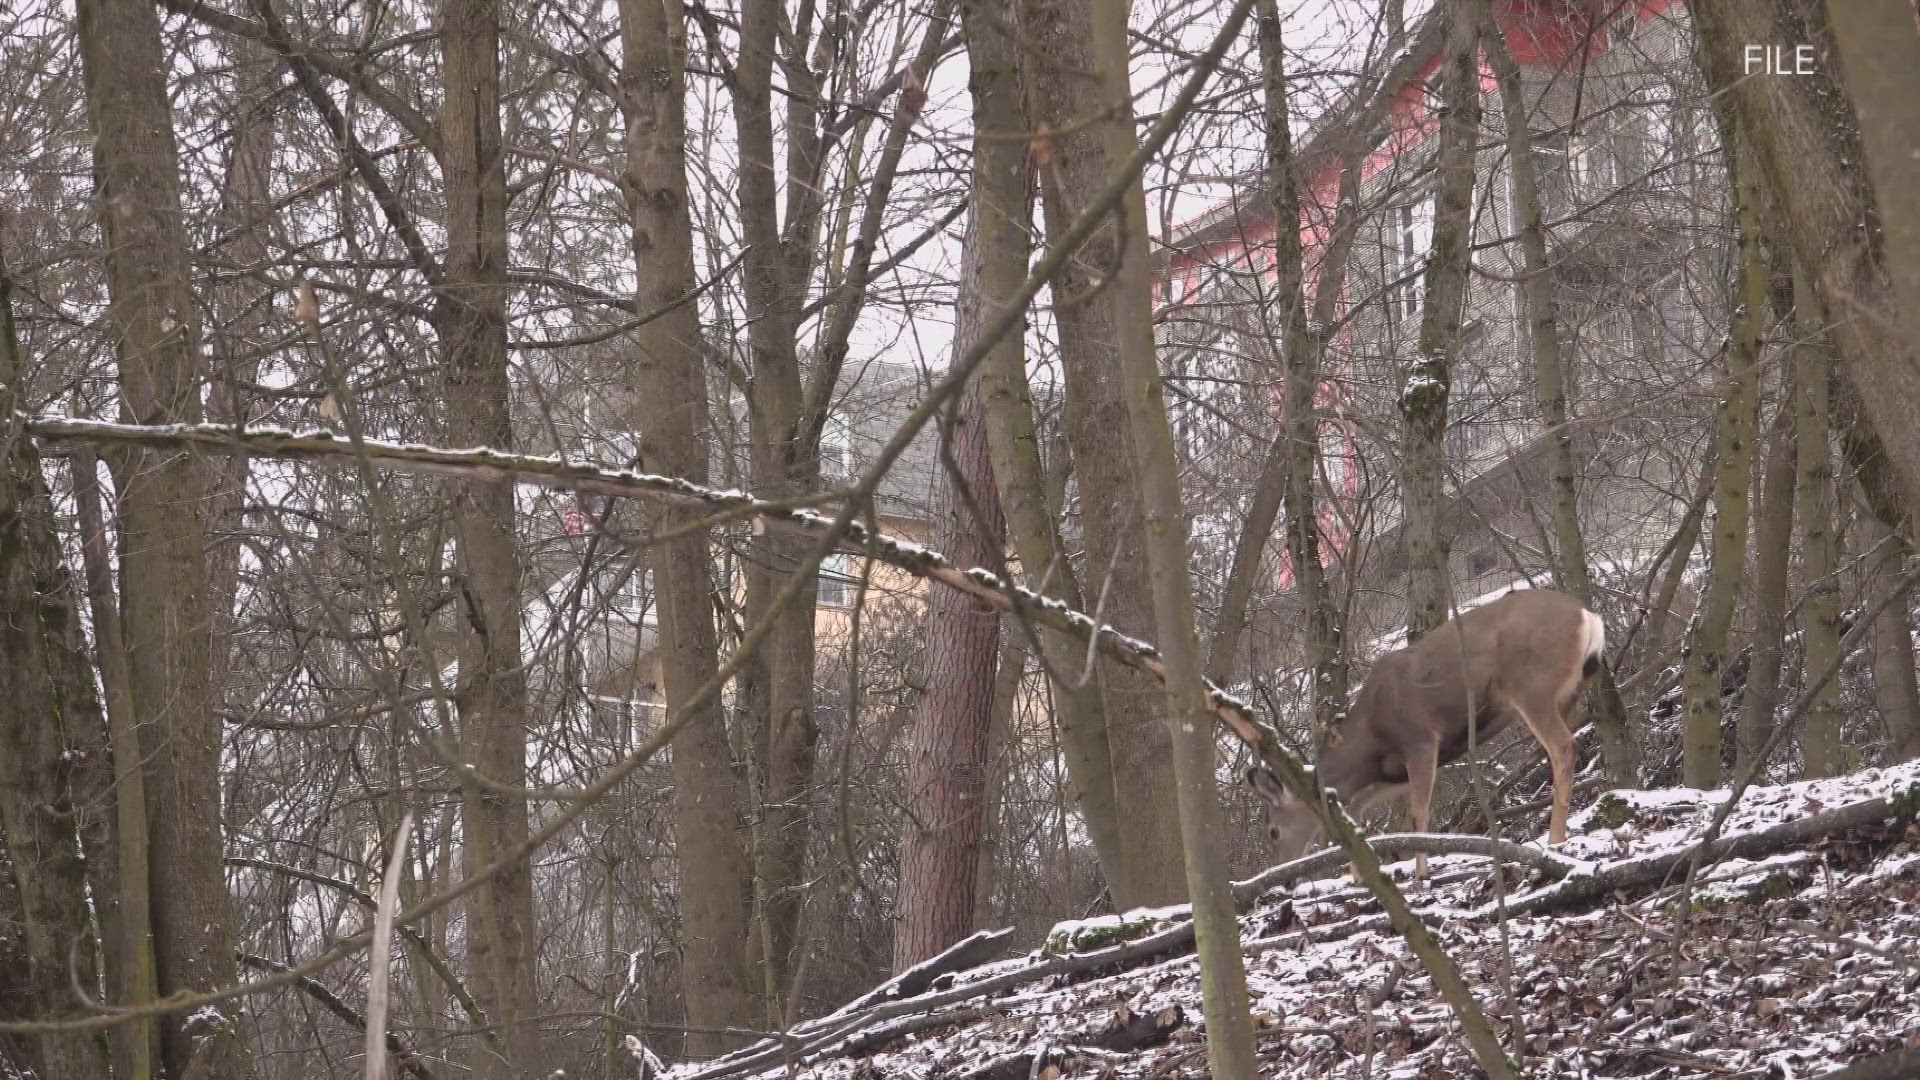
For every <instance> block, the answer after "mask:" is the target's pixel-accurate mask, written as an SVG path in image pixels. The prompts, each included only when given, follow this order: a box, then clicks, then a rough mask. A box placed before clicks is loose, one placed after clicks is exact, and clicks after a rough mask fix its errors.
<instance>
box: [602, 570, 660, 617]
mask: <svg viewBox="0 0 1920 1080" xmlns="http://www.w3.org/2000/svg"><path fill="white" fill-rule="evenodd" d="M602 595H603V598H604V600H605V602H606V607H607V614H608V616H609V617H611V618H613V619H616V620H623V621H625V622H629V623H636V624H638V625H641V626H653V625H655V624H657V623H658V622H659V614H658V609H656V608H655V607H654V605H653V571H651V570H641V569H638V568H634V567H620V568H618V569H616V570H614V571H612V572H610V573H609V574H608V576H607V580H606V583H605V585H604V587H603V589H602Z"/></svg>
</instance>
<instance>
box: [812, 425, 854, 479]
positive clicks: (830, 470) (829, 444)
mask: <svg viewBox="0 0 1920 1080" xmlns="http://www.w3.org/2000/svg"><path fill="white" fill-rule="evenodd" d="M852 479H853V432H852V431H851V430H849V429H848V428H847V424H846V421H844V420H841V419H840V418H839V417H828V419H827V425H826V427H824V428H822V429H821V431H820V482H821V483H823V484H826V485H828V486H830V487H839V486H841V485H844V484H846V483H847V482H849V481H851V480H852Z"/></svg>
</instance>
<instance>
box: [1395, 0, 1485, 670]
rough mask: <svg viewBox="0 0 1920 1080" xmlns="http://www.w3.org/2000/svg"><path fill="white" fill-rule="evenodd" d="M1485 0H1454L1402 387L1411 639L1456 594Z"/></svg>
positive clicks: (1441, 615)
mask: <svg viewBox="0 0 1920 1080" xmlns="http://www.w3.org/2000/svg"><path fill="white" fill-rule="evenodd" d="M1486 11H1487V5H1486V2H1485V0H1452V2H1451V3H1449V4H1448V5H1447V9H1446V19H1447V47H1446V58H1445V60H1444V61H1443V70H1444V72H1445V76H1444V82H1445V89H1444V94H1445V97H1446V111H1445V113H1444V114H1443V115H1442V116H1441V118H1440V138H1439V145H1438V149H1437V151H1436V161H1435V165H1434V171H1435V174H1436V177H1437V179H1436V180H1435V190H1434V211H1433V252H1432V254H1431V255H1430V256H1429V257H1428V259H1427V268H1426V275H1425V284H1424V286H1423V287H1424V289H1425V296H1424V297H1423V298H1422V301H1421V308H1420V343H1419V350H1420V352H1419V356H1418V357H1416V358H1415V360H1414V362H1413V363H1412V364H1410V365H1408V367H1407V382H1406V387H1405V389H1404V390H1403V391H1402V392H1401V395H1400V413H1401V417H1402V418H1403V420H1404V421H1405V424H1406V436H1405V440H1404V445H1403V446H1402V447H1401V451H1400V497H1401V504H1402V525H1401V528H1402V530H1403V532H1404V535H1405V538H1406V547H1407V640H1408V641H1409V642H1412V641H1415V640H1417V639H1419V638H1420V637H1421V636H1422V635H1424V634H1425V633H1426V632H1427V631H1429V630H1431V629H1433V628H1434V627H1436V626H1439V625H1440V624H1441V623H1443V622H1445V621H1446V620H1447V615H1448V611H1449V608H1450V606H1451V600H1452V592H1453V589H1452V584H1453V583H1452V579H1451V575H1450V574H1449V572H1448V560H1447V537H1446V530H1445V527H1444V526H1443V524H1442V520H1443V518H1444V516H1445V513H1446V483H1445V480H1446V434H1447V395H1448V393H1449V392H1450V390H1451V386H1452V382H1453V361H1454V354H1455V353H1456V352H1457V351H1458V350H1459V348H1460V319H1461V305H1462V304H1463V303H1464V302H1465V300H1466V295H1467V275H1468V271H1469V269H1470V266H1471V258H1472V241H1473V187H1474V149H1475V143H1476V141H1477V140H1478V139H1479V137H1480V66H1479V62H1478V45H1479V37H1480V27H1481V25H1482V24H1483V23H1485V21H1486Z"/></svg>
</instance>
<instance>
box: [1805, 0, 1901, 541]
mask: <svg viewBox="0 0 1920 1080" xmlns="http://www.w3.org/2000/svg"><path fill="white" fill-rule="evenodd" d="M1826 13H1827V18H1828V21H1829V22H1830V23H1831V24H1832V28H1833V36H1834V39H1835V40H1836V42H1837V43H1838V45H1839V51H1840V59H1841V66H1842V67H1843V69H1844V75H1845V79H1846V88H1847V91H1848V96H1849V98H1850V100H1851V101H1852V103H1853V111H1854V114H1855V116H1856V117H1857V118H1858V120H1859V123H1858V126H1857V128H1856V129H1855V130H1856V132H1857V137H1858V139H1859V141H1860V145H1861V147H1862V148H1863V149H1864V150H1865V152H1866V153H1865V157H1866V162H1867V174H1868V175H1869V176H1871V177H1872V179H1873V194H1874V203H1875V206H1876V208H1877V209H1878V210H1879V225H1880V236H1879V238H1878V239H1879V243H1880V254H1881V257H1882V259H1884V260H1885V270H1886V277H1887V281H1888V283H1889V284H1890V286H1891V292H1892V299H1893V304H1892V306H1893V307H1894V309H1895V310H1894V312H1893V317H1894V325H1895V326H1897V327H1899V328H1900V330H1901V331H1903V333H1901V334H1900V337H1901V339H1902V340H1903V341H1904V342H1905V344H1906V346H1907V348H1906V351H1905V352H1904V353H1902V354H1900V355H1898V356H1894V357H1888V358H1886V361H1885V362H1889V363H1893V364H1898V365H1901V366H1902V367H1904V368H1905V369H1906V370H1905V372H1904V374H1905V375H1906V377H1907V378H1908V379H1909V380H1912V379H1913V378H1914V374H1913V369H1914V366H1915V362H1916V359H1917V357H1916V354H1915V343H1920V172H1917V171H1916V170H1915V169H1914V164H1915V162H1914V156H1913V155H1914V148H1915V147H1920V116H1916V114H1915V112H1914V108H1913V103H1914V102H1915V101H1920V25H1916V24H1920V12H1916V10H1915V9H1914V6H1913V2H1912V0H1845V2H1843V3H1836V2H1835V0H1827V3H1826ZM1903 101H1904V102H1906V104H1905V105H1902V104H1900V103H1901V102H1903ZM1852 160H1858V159H1852ZM1851 171H1853V172H1858V171H1859V170H1858V169H1853V170H1851ZM1805 265H1815V264H1811V263H1809V264H1805ZM1840 310H1842V309H1837V308H1833V307H1829V308H1828V311H1829V313H1830V314H1831V313H1834V312H1838V311H1840ZM1905 404H1906V405H1908V406H1911V405H1913V404H1914V399H1908V400H1907V401H1906V402H1905ZM1906 416H1907V418H1908V419H1907V422H1906V424H1905V425H1904V426H1903V427H1901V428H1898V429H1896V430H1895V431H1894V432H1886V431H1884V430H1883V431H1882V436H1883V437H1885V436H1887V435H1889V434H1893V435H1898V436H1901V437H1902V438H1903V440H1904V441H1912V440H1913V424H1912V413H1911V412H1908V413H1907V414H1906ZM1909 475H1910V476H1911V475H1920V474H1915V473H1910V474H1909ZM1907 492H1908V496H1909V505H1910V506H1911V505H1914V502H1913V500H1914V498H1915V497H1916V496H1920V489H1916V488H1915V487H1913V486H1909V487H1908V488H1907Z"/></svg>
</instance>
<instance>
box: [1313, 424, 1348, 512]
mask: <svg viewBox="0 0 1920 1080" xmlns="http://www.w3.org/2000/svg"><path fill="white" fill-rule="evenodd" d="M1348 464H1349V463H1348V461H1347V434H1346V432H1345V431H1344V430H1343V429H1342V428H1341V427H1340V424H1339V422H1337V421H1336V422H1333V423H1329V424H1326V425H1324V426H1322V427H1321V429H1320V470H1321V475H1322V476H1324V477H1325V478H1326V484H1327V494H1328V495H1329V496H1330V497H1332V498H1336V499H1337V498H1340V497H1342V496H1344V495H1345V494H1346V493H1347V468H1348Z"/></svg>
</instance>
